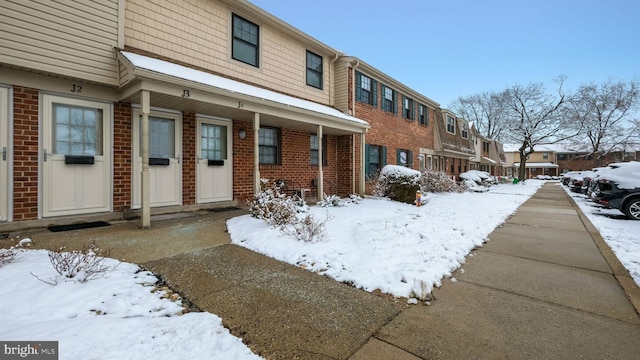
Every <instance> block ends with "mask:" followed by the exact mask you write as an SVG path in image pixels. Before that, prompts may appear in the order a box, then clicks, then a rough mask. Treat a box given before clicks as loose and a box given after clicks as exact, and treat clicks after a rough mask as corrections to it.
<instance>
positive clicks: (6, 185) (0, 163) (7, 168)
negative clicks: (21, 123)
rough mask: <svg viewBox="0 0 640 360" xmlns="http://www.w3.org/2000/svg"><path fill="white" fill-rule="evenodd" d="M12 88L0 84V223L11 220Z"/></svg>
mask: <svg viewBox="0 0 640 360" xmlns="http://www.w3.org/2000/svg"><path fill="white" fill-rule="evenodd" d="M12 120H13V88H12V87H11V86H9V85H3V84H0V136H2V139H1V140H2V141H0V177H1V178H0V199H4V200H0V214H5V215H6V216H5V217H4V218H2V217H1V216H0V222H4V221H12V220H13V121H12Z"/></svg>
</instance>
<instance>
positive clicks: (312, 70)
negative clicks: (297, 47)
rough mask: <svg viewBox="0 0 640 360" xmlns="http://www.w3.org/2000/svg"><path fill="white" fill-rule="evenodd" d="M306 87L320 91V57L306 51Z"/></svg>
mask: <svg viewBox="0 0 640 360" xmlns="http://www.w3.org/2000/svg"><path fill="white" fill-rule="evenodd" d="M307 85H309V86H313V87H314V88H318V89H322V56H320V55H318V54H314V53H312V52H311V51H309V50H307Z"/></svg>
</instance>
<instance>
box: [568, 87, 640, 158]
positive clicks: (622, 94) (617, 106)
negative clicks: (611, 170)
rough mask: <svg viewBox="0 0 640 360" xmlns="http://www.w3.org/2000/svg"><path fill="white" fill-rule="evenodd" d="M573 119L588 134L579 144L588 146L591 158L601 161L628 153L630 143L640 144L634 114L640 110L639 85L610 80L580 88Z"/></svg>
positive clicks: (580, 138) (574, 104) (573, 103)
mask: <svg viewBox="0 0 640 360" xmlns="http://www.w3.org/2000/svg"><path fill="white" fill-rule="evenodd" d="M571 105H572V106H571V110H572V116H573V117H574V118H575V119H577V121H582V122H584V126H585V131H584V134H582V135H583V136H580V137H578V138H577V139H578V141H579V142H580V143H583V144H588V145H589V147H588V149H586V150H588V151H589V153H590V154H589V155H591V156H593V158H594V159H596V160H600V159H602V158H603V157H605V156H607V155H608V154H610V153H611V152H613V151H625V150H626V148H627V147H628V146H629V145H630V144H638V143H640V132H638V131H637V130H638V129H637V128H636V129H635V131H634V125H636V126H637V124H634V120H636V121H637V119H633V116H634V114H636V111H637V110H638V109H639V108H640V86H639V84H638V81H637V80H631V81H629V82H628V83H627V82H624V81H614V80H611V79H610V80H609V81H607V82H605V83H603V84H600V85H597V84H593V83H591V84H586V85H582V86H580V88H579V89H578V91H577V92H576V94H575V96H574V98H573V100H572V102H571Z"/></svg>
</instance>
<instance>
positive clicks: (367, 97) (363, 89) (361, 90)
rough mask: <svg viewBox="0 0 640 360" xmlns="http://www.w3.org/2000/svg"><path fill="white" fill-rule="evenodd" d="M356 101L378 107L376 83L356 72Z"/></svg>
mask: <svg viewBox="0 0 640 360" xmlns="http://www.w3.org/2000/svg"><path fill="white" fill-rule="evenodd" d="M356 101H358V102H361V103H364V104H369V105H373V106H378V82H377V81H375V80H373V79H372V78H370V77H368V76H366V75H364V74H363V73H361V72H359V71H356Z"/></svg>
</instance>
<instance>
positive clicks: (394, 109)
mask: <svg viewBox="0 0 640 360" xmlns="http://www.w3.org/2000/svg"><path fill="white" fill-rule="evenodd" d="M382 110H384V111H386V112H390V113H394V114H397V113H398V93H396V91H395V90H393V89H392V88H390V87H387V86H385V85H382Z"/></svg>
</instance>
